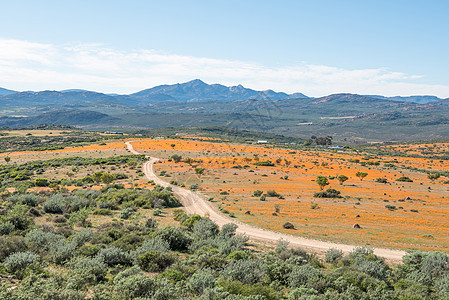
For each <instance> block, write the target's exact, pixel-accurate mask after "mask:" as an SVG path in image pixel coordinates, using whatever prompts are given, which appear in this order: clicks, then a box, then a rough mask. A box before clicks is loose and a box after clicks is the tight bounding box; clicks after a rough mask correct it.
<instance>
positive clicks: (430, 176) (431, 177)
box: [427, 172, 441, 181]
mask: <svg viewBox="0 0 449 300" xmlns="http://www.w3.org/2000/svg"><path fill="white" fill-rule="evenodd" d="M440 176H441V174H440V173H438V172H435V173H429V174H427V178H429V179H430V180H432V181H434V180H437V179H438V178H440Z"/></svg>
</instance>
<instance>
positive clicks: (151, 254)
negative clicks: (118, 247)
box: [137, 250, 176, 272]
mask: <svg viewBox="0 0 449 300" xmlns="http://www.w3.org/2000/svg"><path fill="white" fill-rule="evenodd" d="M175 259H176V258H175V256H173V255H172V254H170V253H168V252H160V251H157V250H156V251H148V252H145V253H144V254H142V255H140V256H139V258H138V260H137V263H138V264H139V267H140V268H141V269H142V270H144V271H147V272H162V271H164V270H165V269H166V268H167V267H169V266H170V265H172V264H173V263H174V262H175Z"/></svg>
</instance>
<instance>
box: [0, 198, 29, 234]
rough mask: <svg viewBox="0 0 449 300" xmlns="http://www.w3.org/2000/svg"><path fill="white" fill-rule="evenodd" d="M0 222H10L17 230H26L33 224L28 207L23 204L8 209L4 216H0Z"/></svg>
mask: <svg viewBox="0 0 449 300" xmlns="http://www.w3.org/2000/svg"><path fill="white" fill-rule="evenodd" d="M0 222H10V223H12V224H13V225H14V227H15V228H16V229H17V230H27V229H28V228H30V227H31V226H32V225H33V224H34V221H33V218H32V217H31V216H30V214H29V209H28V206H26V205H24V204H15V205H14V206H13V207H12V208H11V209H8V210H7V212H6V215H3V216H2V215H0Z"/></svg>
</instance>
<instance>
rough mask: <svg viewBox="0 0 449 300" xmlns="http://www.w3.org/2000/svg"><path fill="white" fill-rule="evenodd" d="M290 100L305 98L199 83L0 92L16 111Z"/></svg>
mask: <svg viewBox="0 0 449 300" xmlns="http://www.w3.org/2000/svg"><path fill="white" fill-rule="evenodd" d="M292 98H307V96H305V95H304V94H302V93H294V94H287V93H282V92H280V93H277V92H274V91H273V90H266V91H255V90H252V89H248V88H245V87H243V86H242V85H238V86H232V87H227V86H224V85H220V84H207V83H204V82H203V81H201V80H199V79H196V80H192V81H189V82H186V83H178V84H174V85H160V86H156V87H153V88H150V89H146V90H143V91H140V92H137V93H134V94H130V95H118V94H103V93H97V92H92V91H86V90H82V89H67V90H62V91H40V92H14V91H9V90H6V89H0V103H1V104H3V105H9V106H16V107H17V106H25V107H29V106H36V105H48V104H70V103H71V104H73V103H84V102H98V101H110V102H111V103H121V104H126V105H146V104H150V103H158V102H166V101H174V102H203V101H233V100H247V99H257V100H279V99H292Z"/></svg>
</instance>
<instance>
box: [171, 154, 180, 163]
mask: <svg viewBox="0 0 449 300" xmlns="http://www.w3.org/2000/svg"><path fill="white" fill-rule="evenodd" d="M171 159H173V161H174V162H175V163H179V162H180V161H181V159H182V156H181V155H178V154H174V155H172V156H171Z"/></svg>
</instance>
